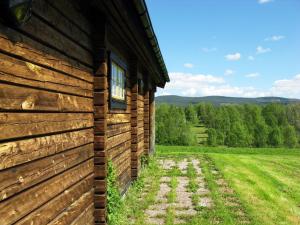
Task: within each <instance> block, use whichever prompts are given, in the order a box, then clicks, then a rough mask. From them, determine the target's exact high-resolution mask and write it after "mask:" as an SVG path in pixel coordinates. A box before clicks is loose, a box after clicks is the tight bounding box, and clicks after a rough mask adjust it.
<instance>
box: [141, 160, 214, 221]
mask: <svg viewBox="0 0 300 225" xmlns="http://www.w3.org/2000/svg"><path fill="white" fill-rule="evenodd" d="M159 163H160V165H161V167H162V168H163V170H164V171H165V173H166V174H168V172H170V171H171V170H172V169H175V168H178V169H179V171H180V175H170V176H167V175H166V176H163V177H161V179H160V188H159V191H158V193H157V194H156V200H155V203H154V204H153V205H151V206H149V208H148V209H147V210H146V211H145V214H146V217H147V222H148V224H151V225H154V224H155V225H163V224H166V221H165V220H166V219H165V218H166V216H167V214H168V211H171V212H172V213H173V217H174V220H173V224H185V223H186V222H187V220H188V219H189V218H191V217H192V216H195V215H196V214H197V207H199V206H200V207H208V208H209V207H213V203H212V199H211V198H210V197H209V193H210V192H209V190H208V189H207V188H206V183H205V179H204V177H203V174H202V170H201V165H200V162H199V160H198V159H191V160H190V159H188V158H184V159H181V160H179V161H175V160H174V159H161V160H159ZM189 164H191V165H192V166H193V168H194V170H195V171H196V179H195V181H196V183H197V187H198V189H197V191H196V192H189V189H188V185H189V182H190V178H189V177H188V176H187V171H188V166H189ZM172 179H176V181H177V182H176V183H177V186H176V188H175V189H174V190H173V191H174V192H175V195H176V198H175V201H171V200H170V199H168V195H169V194H170V193H171V192H172V185H171V182H172V181H171V180H172ZM193 195H197V196H198V198H199V201H198V202H197V205H195V203H194V202H193V201H192V196H193Z"/></svg>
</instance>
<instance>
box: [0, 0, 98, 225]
mask: <svg viewBox="0 0 300 225" xmlns="http://www.w3.org/2000/svg"><path fill="white" fill-rule="evenodd" d="M90 36H91V29H90V26H89V23H88V21H87V20H86V19H85V18H84V17H83V16H82V15H81V14H80V13H79V12H78V11H77V10H76V8H75V6H74V4H73V3H72V1H65V0H56V1H46V0H35V1H34V5H33V16H32V18H31V20H30V21H29V22H28V23H27V24H26V25H24V26H22V27H21V28H19V29H12V28H8V27H6V26H4V25H2V24H0V215H1V216H0V224H3V225H5V224H13V223H16V224H39V225H40V224H48V223H49V224H71V223H74V224H93V223H94V218H93V214H94V203H93V195H94V194H93V192H94V189H93V176H94V161H93V156H94V136H93V132H94V131H93V126H94V117H93V95H94V93H93V72H92V67H93V57H92V54H91V52H92V44H91V41H90V40H91V39H90ZM41 215H42V216H41Z"/></svg>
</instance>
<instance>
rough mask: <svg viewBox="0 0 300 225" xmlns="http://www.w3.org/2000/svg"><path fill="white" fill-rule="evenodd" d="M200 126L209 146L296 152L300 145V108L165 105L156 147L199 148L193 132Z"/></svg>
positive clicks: (158, 119)
mask: <svg viewBox="0 0 300 225" xmlns="http://www.w3.org/2000/svg"><path fill="white" fill-rule="evenodd" d="M197 124H203V125H205V127H206V128H207V133H208V139H207V143H206V144H207V145H208V146H228V147H289V148H293V147H298V146H299V141H300V104H287V105H284V104H277V103H270V104H266V105H258V104H243V105H242V104H241V105H240V104H229V105H213V104H211V103H199V104H194V105H192V104H191V105H188V106H186V107H180V106H175V105H169V104H162V105H159V106H158V107H157V109H156V143H157V144H162V145H196V144H197V142H196V137H195V134H194V133H193V132H192V129H191V128H192V127H193V126H196V125H197Z"/></svg>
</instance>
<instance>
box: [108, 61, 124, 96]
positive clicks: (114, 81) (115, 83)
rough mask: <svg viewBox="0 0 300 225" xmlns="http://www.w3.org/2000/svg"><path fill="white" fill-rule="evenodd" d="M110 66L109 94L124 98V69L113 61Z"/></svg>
mask: <svg viewBox="0 0 300 225" xmlns="http://www.w3.org/2000/svg"><path fill="white" fill-rule="evenodd" d="M111 68H112V69H111V96H112V98H114V99H117V100H125V70H124V69H123V68H121V67H120V66H119V65H117V64H115V63H113V62H112V65H111Z"/></svg>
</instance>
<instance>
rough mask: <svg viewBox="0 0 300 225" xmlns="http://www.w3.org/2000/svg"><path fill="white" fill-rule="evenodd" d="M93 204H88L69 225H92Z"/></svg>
mask: <svg viewBox="0 0 300 225" xmlns="http://www.w3.org/2000/svg"><path fill="white" fill-rule="evenodd" d="M94 220H95V218H94V204H90V205H89V206H88V207H87V208H86V209H84V210H83V212H82V213H81V214H80V215H79V216H78V217H77V218H76V219H75V220H74V221H73V222H72V223H71V225H89V224H90V225H94Z"/></svg>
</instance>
